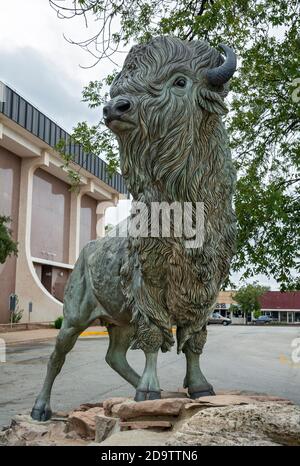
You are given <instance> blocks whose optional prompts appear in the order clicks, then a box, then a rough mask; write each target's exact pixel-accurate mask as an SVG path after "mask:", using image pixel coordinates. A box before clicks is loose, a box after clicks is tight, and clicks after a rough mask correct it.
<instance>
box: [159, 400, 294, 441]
mask: <svg viewBox="0 0 300 466" xmlns="http://www.w3.org/2000/svg"><path fill="white" fill-rule="evenodd" d="M167 445H178V446H179V445H226V446H234V445H236V446H240V445H243V446H250V445H251V446H263V445H300V407H299V406H295V405H292V404H287V403H282V402H256V403H255V404H242V405H241V404H235V405H230V406H222V407H210V408H209V409H203V410H200V411H199V412H198V413H197V414H195V415H194V416H192V417H191V418H190V419H189V420H188V421H186V422H185V423H184V424H183V425H182V426H181V427H180V428H179V429H178V431H177V432H176V433H174V434H173V435H172V436H171V437H170V438H169V440H168V441H167Z"/></svg>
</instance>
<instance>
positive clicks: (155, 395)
mask: <svg viewBox="0 0 300 466" xmlns="http://www.w3.org/2000/svg"><path fill="white" fill-rule="evenodd" d="M160 399H161V394H160V392H157V391H151V390H148V391H146V390H145V391H144V390H137V391H136V394H135V397H134V401H146V400H160Z"/></svg>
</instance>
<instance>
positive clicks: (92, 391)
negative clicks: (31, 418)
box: [0, 325, 300, 425]
mask: <svg viewBox="0 0 300 466" xmlns="http://www.w3.org/2000/svg"><path fill="white" fill-rule="evenodd" d="M208 333H209V335H208V341H207V344H206V346H205V350H204V354H203V356H202V357H201V361H202V369H203V372H204V373H205V375H206V377H207V378H208V380H209V381H210V382H211V383H212V384H213V385H214V388H215V390H216V391H218V390H246V391H254V392H260V393H269V394H272V395H278V396H282V397H286V398H289V399H291V400H293V401H295V402H296V403H299V404H300V389H299V388H300V362H297V361H296V360H295V357H294V360H293V359H292V351H293V350H294V355H295V354H298V356H300V351H298V353H297V347H296V346H295V347H294V348H293V347H292V342H294V345H300V327H271V326H228V327H223V326H222V325H220V326H219V325H210V326H209V327H208ZM296 338H299V340H298V341H297V340H295V339H296ZM53 345H54V341H48V342H44V343H34V344H32V343H31V344H22V345H18V346H11V347H8V352H7V362H6V363H2V364H0V425H6V424H8V423H9V421H10V419H11V417H12V416H13V415H14V414H17V413H21V412H26V411H29V410H30V408H31V407H32V405H33V402H34V399H35V397H36V395H37V393H38V391H39V390H40V388H41V385H42V382H43V378H44V375H45V371H46V364H47V360H48V357H49V355H50V353H51V351H52V348H53ZM107 346H108V338H107V337H100V338H84V339H80V340H79V341H78V342H77V344H76V345H75V348H74V349H73V350H72V352H71V353H70V354H69V355H68V357H67V361H66V363H65V365H64V367H63V369H62V372H61V374H60V375H59V376H58V378H57V380H56V383H55V385H54V389H53V396H52V408H53V410H69V409H72V408H74V407H76V406H78V405H79V404H80V403H83V402H92V403H93V402H97V401H100V400H103V399H105V398H109V397H112V396H131V395H133V389H132V387H131V386H129V385H128V384H127V382H125V381H124V380H123V379H121V378H120V376H119V375H118V374H116V373H115V372H114V371H113V370H112V369H111V368H110V367H109V366H108V365H107V364H106V362H105V353H106V349H107ZM128 359H129V362H130V363H131V364H132V366H134V367H135V369H136V370H138V371H139V372H142V369H143V363H144V356H143V353H142V352H141V351H130V352H129V357H128ZM158 372H159V377H160V382H161V388H162V389H165V390H177V389H178V388H179V387H181V386H182V381H183V378H184V374H185V358H184V355H182V354H181V355H179V356H178V355H177V354H176V351H175V349H174V350H173V351H171V352H170V353H167V354H166V353H164V354H162V353H161V354H160V355H159V368H158Z"/></svg>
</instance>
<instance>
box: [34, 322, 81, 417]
mask: <svg viewBox="0 0 300 466" xmlns="http://www.w3.org/2000/svg"><path fill="white" fill-rule="evenodd" d="M82 330H83V329H80V330H79V329H78V328H77V327H76V328H75V327H68V326H67V323H66V321H65V320H64V322H63V326H62V328H61V329H60V332H59V334H58V336H57V339H56V344H55V348H54V351H53V353H52V354H51V356H50V360H49V362H48V366H47V375H46V378H45V381H44V385H43V387H42V390H41V392H40V393H39V395H38V397H37V399H36V400H35V404H34V406H33V408H32V411H31V417H32V418H33V419H35V420H36V421H47V420H48V419H50V418H51V414H52V412H51V408H50V396H51V389H52V385H53V382H54V380H55V378H56V376H57V375H58V374H59V372H60V371H61V368H62V366H63V364H64V362H65V359H66V354H67V353H68V352H69V351H70V350H71V349H72V348H73V346H74V344H75V342H76V340H77V338H78V336H79V334H80V333H81V331H82Z"/></svg>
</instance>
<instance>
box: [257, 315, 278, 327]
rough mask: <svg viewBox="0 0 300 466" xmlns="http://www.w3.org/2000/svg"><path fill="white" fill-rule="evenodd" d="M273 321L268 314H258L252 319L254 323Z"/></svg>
mask: <svg viewBox="0 0 300 466" xmlns="http://www.w3.org/2000/svg"><path fill="white" fill-rule="evenodd" d="M270 322H273V319H272V318H271V317H270V316H259V317H258V318H257V319H254V320H253V323H254V324H255V325H265V324H269V323H270Z"/></svg>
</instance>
